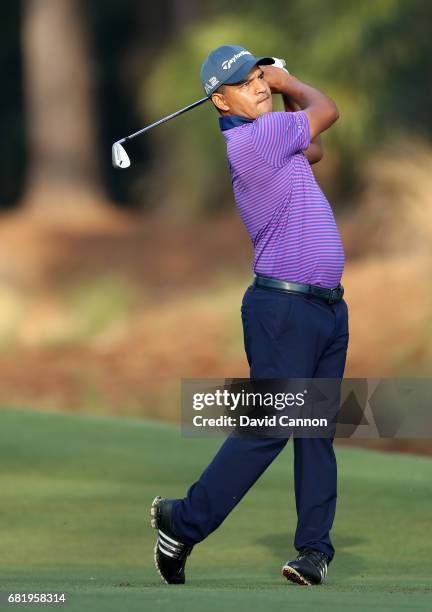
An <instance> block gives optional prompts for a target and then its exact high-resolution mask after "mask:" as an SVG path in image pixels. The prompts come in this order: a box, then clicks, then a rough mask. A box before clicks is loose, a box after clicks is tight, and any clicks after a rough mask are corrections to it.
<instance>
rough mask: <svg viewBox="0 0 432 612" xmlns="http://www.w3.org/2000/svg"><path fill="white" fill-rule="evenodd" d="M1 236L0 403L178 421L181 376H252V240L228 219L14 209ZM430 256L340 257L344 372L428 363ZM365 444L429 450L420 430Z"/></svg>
mask: <svg viewBox="0 0 432 612" xmlns="http://www.w3.org/2000/svg"><path fill="white" fill-rule="evenodd" d="M0 241H1V244H2V256H1V258H0V272H1V281H0V341H1V344H0V383H1V384H0V404H1V405H4V406H6V405H8V406H10V405H15V406H31V407H38V408H47V409H50V410H63V409H66V410H73V411H84V412H97V413H113V414H119V415H139V416H145V417H149V418H154V419H162V420H166V421H177V420H178V418H179V387H180V379H181V378H224V377H227V378H232V377H246V376H247V375H248V369H247V363H246V358H245V356H244V350H243V344H242V328H241V320H240V303H241V299H242V296H243V293H244V290H245V289H246V287H247V285H248V283H249V280H250V278H251V276H250V273H249V259H250V253H251V250H250V246H249V243H248V239H247V237H246V235H245V233H244V230H243V229H242V227H241V225H240V224H239V222H238V220H237V219H236V218H233V217H231V216H228V217H226V218H224V219H220V220H218V221H217V222H216V221H215V222H212V223H211V224H209V223H202V224H198V225H196V226H195V225H194V226H191V225H185V226H178V225H172V226H168V227H167V225H166V223H165V222H162V221H159V220H157V219H146V220H142V221H141V223H139V224H137V223H136V222H134V223H133V224H130V225H129V227H122V228H120V229H119V228H118V227H115V228H104V229H103V230H100V231H96V230H92V232H83V230H82V229H80V230H79V231H76V232H73V231H65V230H64V229H58V228H57V229H55V228H54V229H53V228H51V229H47V228H46V227H44V226H38V225H34V223H32V224H30V225H27V224H26V223H24V222H23V218H21V220H20V221H19V223H18V224H17V223H15V222H11V221H10V220H8V221H7V222H5V221H4V222H3V224H1V225H0ZM430 264H431V259H430V258H429V257H428V256H427V255H426V254H425V253H424V252H423V253H414V254H412V255H403V254H396V255H394V256H392V257H389V256H384V255H382V254H377V255H374V256H371V257H369V258H361V259H359V258H358V259H355V260H353V261H350V262H348V263H347V266H346V270H345V274H344V279H343V283H344V286H345V290H346V299H347V302H348V304H349V308H350V349H349V355H348V362H347V369H346V376H348V377H367V376H370V377H374V378H377V377H391V376H413V377H414V376H429V375H430V372H431V370H432V345H431V342H430V340H431V336H432V318H431V313H432V294H431V292H430V289H429V285H428V278H429V275H428V271H429V270H430ZM86 300H88V301H86ZM111 302H113V303H114V305H113V304H111ZM95 303H96V306H95ZM105 303H107V304H108V310H109V308H111V310H112V312H109V313H108V315H109V316H106V313H105V314H104V308H105ZM98 309H99V310H98ZM94 311H95V312H96V315H95V312H94ZM98 317H99V319H98ZM338 443H340V441H339V442H338ZM342 443H344V442H342ZM362 444H363V445H365V442H362ZM366 444H368V445H370V446H373V447H379V448H383V447H384V448H388V449H390V450H407V451H413V450H414V451H417V452H426V453H429V452H431V449H430V441H428V440H425V441H417V442H416V441H414V442H413V441H407V442H404V441H400V440H388V441H369V442H368V443H366ZM431 454H432V452H431Z"/></svg>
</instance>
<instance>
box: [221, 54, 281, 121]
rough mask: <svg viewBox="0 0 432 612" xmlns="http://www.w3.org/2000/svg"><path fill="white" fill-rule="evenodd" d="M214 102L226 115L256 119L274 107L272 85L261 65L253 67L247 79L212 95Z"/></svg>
mask: <svg viewBox="0 0 432 612" xmlns="http://www.w3.org/2000/svg"><path fill="white" fill-rule="evenodd" d="M212 100H213V103H214V104H216V106H217V107H218V108H219V109H220V110H221V111H222V113H223V114H224V115H239V116H240V117H247V118H248V119H256V118H257V117H259V115H262V114H264V113H268V112H270V111H271V110H272V108H273V101H272V96H271V92H270V87H269V85H268V84H267V81H266V80H265V78H264V72H263V71H262V70H261V68H260V67H259V66H256V67H255V68H252V70H251V71H250V72H249V74H248V76H247V78H246V80H245V81H243V82H241V83H236V84H235V85H225V86H224V87H223V89H222V92H221V93H214V94H213V95H212Z"/></svg>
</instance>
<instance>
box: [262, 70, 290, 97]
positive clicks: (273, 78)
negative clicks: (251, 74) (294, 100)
mask: <svg viewBox="0 0 432 612" xmlns="http://www.w3.org/2000/svg"><path fill="white" fill-rule="evenodd" d="M260 68H261V70H262V71H263V72H264V78H265V80H266V81H267V83H268V85H269V87H270V91H271V92H272V93H283V91H284V89H285V87H286V84H287V80H288V79H289V74H288V73H287V72H285V70H282V69H281V68H275V66H272V65H269V66H260Z"/></svg>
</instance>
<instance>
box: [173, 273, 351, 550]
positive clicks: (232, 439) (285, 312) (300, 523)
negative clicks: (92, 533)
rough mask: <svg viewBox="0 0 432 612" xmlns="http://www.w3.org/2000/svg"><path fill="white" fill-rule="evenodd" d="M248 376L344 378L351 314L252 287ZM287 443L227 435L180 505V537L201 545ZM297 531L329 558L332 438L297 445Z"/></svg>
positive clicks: (247, 314)
mask: <svg viewBox="0 0 432 612" xmlns="http://www.w3.org/2000/svg"><path fill="white" fill-rule="evenodd" d="M241 315H242V322H243V332H244V343H245V350H246V355H247V358H248V362H249V366H250V377H251V378H253V379H260V378H312V377H315V378H342V376H343V372H344V368H345V360H346V352H347V347H348V308H347V305H346V303H345V301H344V300H342V301H340V302H338V303H336V304H331V305H330V304H327V303H326V302H324V301H323V300H321V299H319V298H314V297H308V296H302V295H299V294H292V293H291V294H290V293H286V292H284V291H280V290H274V289H267V288H262V287H257V286H255V285H251V286H250V287H249V288H248V289H247V290H246V293H245V295H244V298H243V302H242V308H241ZM287 441H288V440H287V438H278V439H274V438H271V439H270V438H267V439H266V438H250V437H248V438H246V437H238V436H233V435H231V436H229V437H228V438H227V439H226V440H225V442H224V443H223V444H222V446H221V448H220V449H219V451H218V452H217V454H216V456H215V457H214V459H213V461H212V462H211V463H210V464H209V465H208V467H207V468H206V469H205V470H204V472H203V473H202V474H201V476H200V478H199V479H198V480H197V482H195V483H194V484H193V485H192V486H191V487H190V489H189V491H188V493H187V495H186V497H185V498H184V499H181V500H178V501H177V502H176V504H175V505H174V513H173V526H174V529H175V532H176V534H177V536H178V537H179V538H180V539H181V540H183V541H184V542H186V543H188V544H196V543H197V542H200V541H201V540H203V539H204V538H205V537H206V536H208V535H209V534H210V533H211V532H212V531H214V530H215V529H216V528H217V527H218V526H219V525H220V524H221V523H222V521H223V520H224V519H225V518H226V516H227V515H228V514H229V513H230V512H231V510H232V509H233V508H234V507H235V506H236V505H237V504H238V503H239V501H240V500H241V499H242V497H243V496H244V495H245V493H247V491H248V490H249V489H250V487H251V486H252V485H253V484H254V483H255V482H256V481H257V479H258V478H259V477H260V476H261V474H262V473H263V472H264V471H265V470H266V468H267V467H268V466H269V465H270V464H271V462H272V461H273V460H274V459H275V458H276V457H277V456H278V455H279V453H280V452H281V451H282V449H283V448H284V446H285V445H286V443H287ZM293 443H294V479H295V500H296V509H297V529H296V533H295V540H294V546H295V548H296V549H297V550H300V549H301V548H304V547H310V548H314V549H317V550H321V551H322V552H324V553H326V555H328V556H329V557H330V559H332V558H333V556H334V547H333V545H332V542H331V539H330V529H331V527H332V524H333V519H334V515H335V511H336V496H337V466H336V457H335V454H334V449H333V439H331V438H325V439H323V438H294V441H293Z"/></svg>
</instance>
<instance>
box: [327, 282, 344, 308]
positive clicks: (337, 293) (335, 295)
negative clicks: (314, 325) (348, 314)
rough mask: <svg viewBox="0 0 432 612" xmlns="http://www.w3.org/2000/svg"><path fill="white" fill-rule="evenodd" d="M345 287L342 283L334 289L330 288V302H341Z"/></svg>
mask: <svg viewBox="0 0 432 612" xmlns="http://www.w3.org/2000/svg"><path fill="white" fill-rule="evenodd" d="M343 294H344V288H343V287H342V285H338V286H337V287H335V288H334V289H330V296H329V299H328V303H329V304H334V303H335V302H339V301H340V300H341V299H342V298H343Z"/></svg>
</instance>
